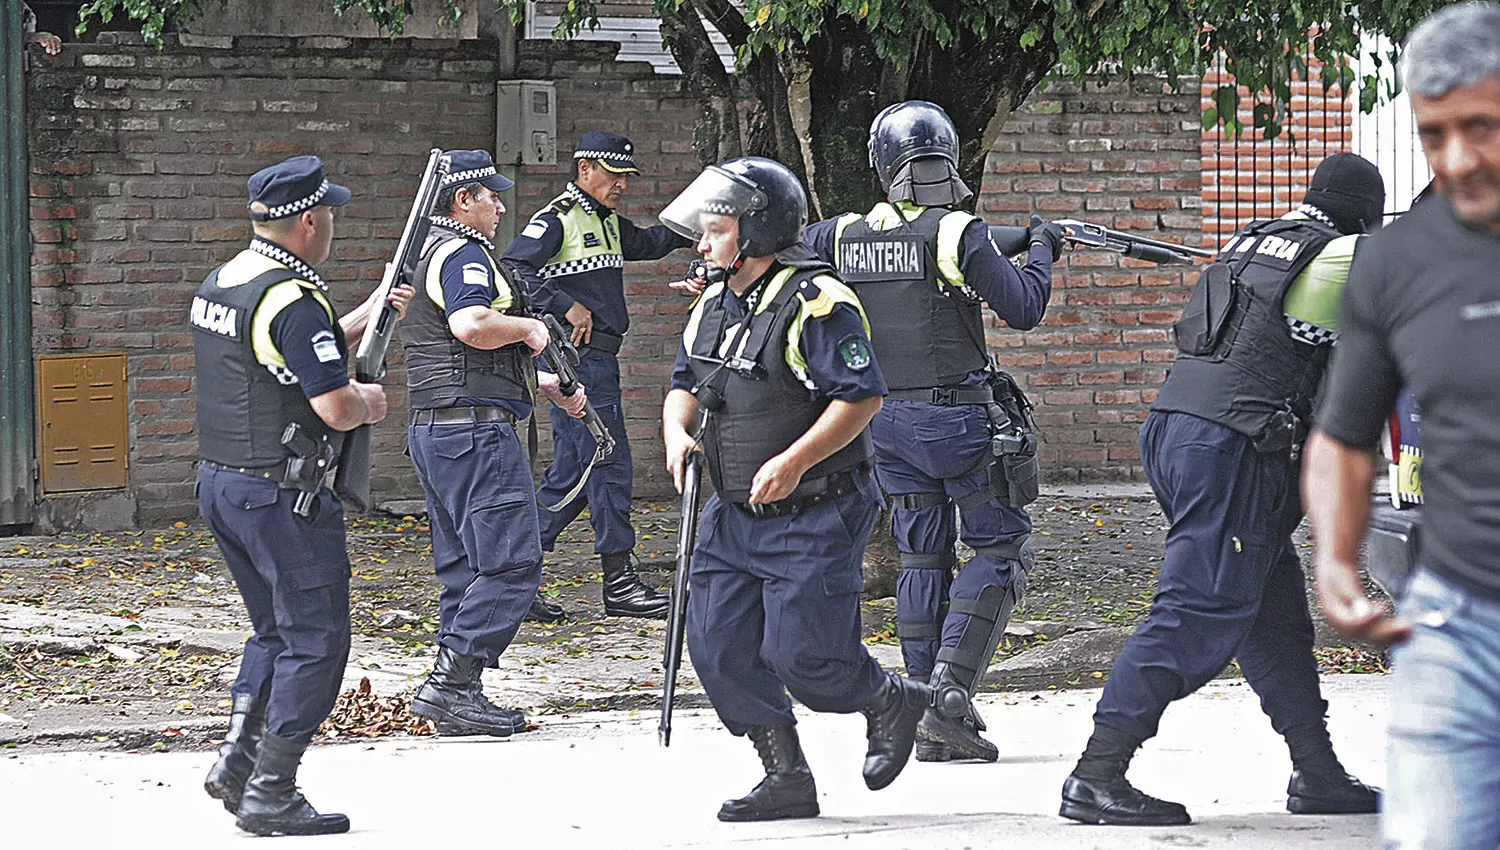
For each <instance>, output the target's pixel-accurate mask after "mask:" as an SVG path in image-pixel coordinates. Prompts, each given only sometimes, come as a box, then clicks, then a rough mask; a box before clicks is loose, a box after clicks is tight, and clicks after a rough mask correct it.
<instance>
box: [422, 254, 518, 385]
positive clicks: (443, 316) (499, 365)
mask: <svg viewBox="0 0 1500 850" xmlns="http://www.w3.org/2000/svg"><path fill="white" fill-rule="evenodd" d="M468 241H469V240H467V239H465V238H464V237H462V236H460V235H458V234H457V233H454V232H453V231H451V230H448V229H447V228H444V227H438V226H436V225H434V226H433V228H432V230H431V231H429V232H428V234H427V241H426V242H425V243H424V244H423V245H422V258H421V260H420V261H419V262H418V263H417V272H416V279H417V285H418V286H419V287H421V288H422V291H421V292H419V293H417V297H415V298H413V299H412V300H411V305H410V306H409V307H407V309H406V318H404V319H402V320H401V346H402V348H403V349H404V350H405V352H406V386H407V390H408V391H409V392H410V394H411V406H412V409H414V410H422V409H426V408H433V407H448V406H450V405H452V404H453V402H454V401H456V400H457V399H460V398H489V399H497V400H514V401H530V400H531V391H532V387H533V386H535V384H536V365H535V361H533V360H532V357H531V349H530V348H528V347H527V346H526V344H525V343H523V342H516V343H511V344H510V345H504V346H501V347H500V348H495V349H490V350H485V349H481V348H474V347H472V346H469V345H465V344H464V343H462V342H460V341H459V340H458V339H457V338H456V337H454V336H453V332H452V331H451V330H449V329H448V316H447V312H446V310H445V309H444V306H443V284H442V280H441V277H442V268H443V261H444V260H446V259H447V258H448V257H450V256H452V255H453V252H454V251H456V250H458V249H459V248H461V247H463V245H464V244H465V243H466V242H468ZM485 254H486V256H488V255H489V252H488V251H486V252H485ZM490 269H491V271H492V272H493V273H494V279H495V280H496V281H500V282H504V281H505V280H506V278H505V277H504V276H502V275H501V274H500V272H499V270H498V269H496V268H495V261H494V258H493V257H491V258H490ZM511 290H512V292H511V302H510V306H509V307H507V308H506V309H505V311H504V312H505V313H506V314H507V315H513V316H524V315H526V292H525V287H521V286H512V287H511Z"/></svg>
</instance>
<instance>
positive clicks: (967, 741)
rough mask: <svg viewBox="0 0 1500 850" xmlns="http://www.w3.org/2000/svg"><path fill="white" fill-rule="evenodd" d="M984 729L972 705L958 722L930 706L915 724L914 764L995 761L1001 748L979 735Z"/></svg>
mask: <svg viewBox="0 0 1500 850" xmlns="http://www.w3.org/2000/svg"><path fill="white" fill-rule="evenodd" d="M983 728H984V723H983V721H981V720H980V719H979V713H978V712H977V711H975V709H974V704H973V703H970V704H969V710H968V711H967V712H966V713H965V714H964V715H963V716H962V717H960V718H958V719H957V720H950V719H949V718H948V717H947V716H946V715H944V714H943V713H942V712H940V711H938V710H937V709H935V708H932V707H931V706H929V707H928V708H927V711H925V712H923V714H922V721H921V722H920V723H918V724H917V761H927V762H932V761H975V760H977V761H996V760H998V759H999V758H1000V748H999V747H996V746H995V745H994V744H992V743H990V742H989V741H986V740H985V739H984V738H983V737H981V736H980V734H979V730H980V729H983Z"/></svg>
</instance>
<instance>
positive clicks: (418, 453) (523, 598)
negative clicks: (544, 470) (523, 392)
mask: <svg viewBox="0 0 1500 850" xmlns="http://www.w3.org/2000/svg"><path fill="white" fill-rule="evenodd" d="M408 436H409V437H410V440H411V459H412V463H413V464H414V465H415V466H416V468H417V478H418V479H419V480H420V481H421V482H422V490H423V491H424V492H425V493H426V496H427V517H428V521H429V524H430V525H431V526H432V560H433V566H434V568H435V569H436V572H437V578H438V581H440V582H442V584H443V593H442V596H441V598H440V600H439V604H438V611H439V623H440V626H439V629H438V643H440V644H441V645H443V646H446V647H448V648H449V649H451V650H453V651H454V652H457V653H458V654H459V655H465V656H469V657H473V658H483V659H485V661H486V663H488V664H494V662H495V660H496V659H498V658H499V657H500V653H502V652H504V651H505V648H506V647H507V646H510V642H511V640H512V639H514V638H515V636H516V632H517V630H519V629H520V628H521V618H522V617H524V616H526V611H527V609H528V608H530V607H531V601H532V599H534V598H535V597H536V590H537V587H538V586H539V585H540V584H541V581H542V547H541V543H540V541H539V540H538V538H537V510H536V499H535V495H534V494H533V493H532V489H531V486H532V485H531V469H530V464H529V462H528V459H527V457H526V450H525V449H523V448H522V447H521V441H520V440H519V439H517V437H516V430H515V428H514V427H513V426H511V425H509V424H508V423H505V422H480V423H460V424H452V425H430V424H429V425H416V424H412V425H411V426H410V428H409V429H408Z"/></svg>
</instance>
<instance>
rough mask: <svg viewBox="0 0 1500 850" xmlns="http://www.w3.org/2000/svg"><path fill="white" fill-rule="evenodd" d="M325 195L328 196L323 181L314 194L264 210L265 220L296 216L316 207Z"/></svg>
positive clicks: (325, 184)
mask: <svg viewBox="0 0 1500 850" xmlns="http://www.w3.org/2000/svg"><path fill="white" fill-rule="evenodd" d="M326 194H328V181H327V180H324V181H323V185H321V186H319V187H318V190H317V191H316V192H313V193H312V194H311V195H308V196H307V197H305V198H299V199H297V200H295V201H292V202H291V203H289V204H282V205H281V206H279V207H271V208H270V209H268V210H266V212H265V217H266V220H267V221H271V220H274V219H278V218H286V217H287V216H289V215H296V214H297V213H299V212H302V211H303V210H310V209H312V208H313V207H315V206H317V205H318V203H319V202H320V201H322V200H323V196H324V195H326Z"/></svg>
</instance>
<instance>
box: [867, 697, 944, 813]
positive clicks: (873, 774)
mask: <svg viewBox="0 0 1500 850" xmlns="http://www.w3.org/2000/svg"><path fill="white" fill-rule="evenodd" d="M931 694H932V691H931V690H930V689H929V688H928V687H927V686H926V685H924V684H922V683H921V682H918V681H915V680H913V679H908V678H906V677H905V676H898V675H896V674H894V673H887V674H886V679H885V683H884V684H882V685H881V686H880V690H878V691H876V692H875V698H874V699H872V700H870V703H869V704H868V705H866V706H865V707H864V708H861V709H860V713H861V714H863V715H864V716H865V719H866V721H867V723H866V731H865V737H867V738H869V740H870V748H869V750H868V751H867V752H866V753H865V767H864V777H865V786H866V787H868V788H869V789H870V790H871V791H879V790H880V789H882V788H884V787H886V786H887V785H890V784H891V783H892V782H895V781H896V777H897V776H900V775H901V771H902V769H904V768H905V767H906V762H907V759H909V758H911V750H912V745H914V744H915V743H916V740H917V724H918V723H920V722H921V721H922V713H923V712H924V711H926V710H927V704H928V702H930V701H931V698H932V697H931Z"/></svg>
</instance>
